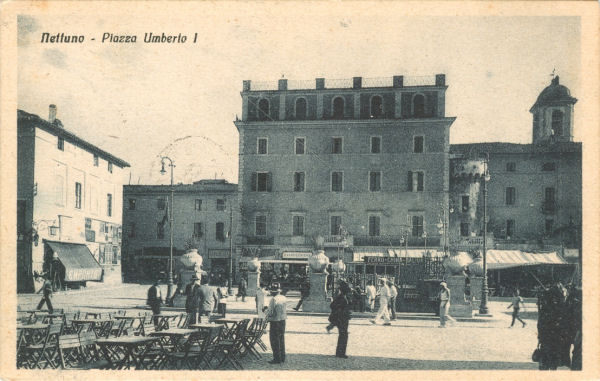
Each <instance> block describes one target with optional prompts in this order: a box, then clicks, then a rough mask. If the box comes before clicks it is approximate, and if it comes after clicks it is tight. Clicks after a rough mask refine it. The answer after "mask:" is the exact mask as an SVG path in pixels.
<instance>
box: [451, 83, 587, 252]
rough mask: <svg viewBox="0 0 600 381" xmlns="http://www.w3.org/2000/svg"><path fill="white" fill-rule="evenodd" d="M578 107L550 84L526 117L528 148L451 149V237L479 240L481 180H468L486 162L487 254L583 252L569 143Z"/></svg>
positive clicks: (576, 154)
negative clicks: (560, 248) (501, 251)
mask: <svg viewBox="0 0 600 381" xmlns="http://www.w3.org/2000/svg"><path fill="white" fill-rule="evenodd" d="M576 102H577V99H575V98H573V97H572V96H571V94H570V91H569V89H568V88H566V87H565V86H563V85H561V84H560V83H559V78H558V77H555V78H554V79H553V80H552V82H551V84H550V85H549V86H548V87H546V88H545V89H544V90H543V91H542V92H541V93H540V95H539V96H538V98H537V100H536V102H535V104H534V105H533V106H532V107H531V109H530V112H531V113H532V115H533V128H532V135H533V143H532V144H515V143H474V144H453V145H451V146H450V152H451V153H452V155H453V157H454V158H455V159H453V160H451V162H452V164H453V166H452V171H453V174H452V176H451V201H450V202H451V204H450V210H452V211H453V213H451V214H450V215H451V218H450V236H453V237H463V241H468V240H469V239H470V237H481V233H482V231H483V224H482V218H481V217H482V211H483V209H482V196H483V194H482V192H481V183H480V178H477V176H470V175H471V174H475V175H476V174H477V172H480V173H482V168H479V170H475V171H473V168H472V167H473V166H474V165H479V166H480V167H481V166H482V165H483V161H482V158H484V157H486V156H487V157H489V160H488V162H487V166H488V170H489V175H490V177H489V181H488V182H487V213H488V216H489V217H488V221H489V222H488V227H487V229H488V232H489V233H490V236H491V237H490V238H493V241H490V247H498V248H510V247H515V248H532V249H534V248H537V249H539V248H544V247H546V248H547V247H548V246H550V247H552V246H563V247H566V248H572V249H578V248H579V247H580V244H581V239H580V234H581V218H582V217H581V216H582V214H581V207H582V193H581V191H582V188H581V143H580V142H574V141H573V127H574V126H573V114H574V110H573V109H574V105H575V103H576ZM477 161H479V164H477V163H476V162H477ZM469 184H470V185H469ZM458 241H461V239H460V238H459V239H458Z"/></svg>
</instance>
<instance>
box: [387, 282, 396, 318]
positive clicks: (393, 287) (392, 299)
mask: <svg viewBox="0 0 600 381" xmlns="http://www.w3.org/2000/svg"><path fill="white" fill-rule="evenodd" d="M388 287H389V288H390V311H391V315H392V320H396V297H397V296H398V289H397V288H396V285H395V284H394V282H392V281H391V280H388Z"/></svg>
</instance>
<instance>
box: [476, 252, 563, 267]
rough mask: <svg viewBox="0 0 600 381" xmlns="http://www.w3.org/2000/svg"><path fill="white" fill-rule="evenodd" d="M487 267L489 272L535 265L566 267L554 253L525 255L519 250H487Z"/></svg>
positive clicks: (561, 259)
mask: <svg viewBox="0 0 600 381" xmlns="http://www.w3.org/2000/svg"><path fill="white" fill-rule="evenodd" d="M486 257H487V266H488V268H489V269H490V270H501V269H507V268H511V267H520V266H535V265H568V264H569V263H567V262H566V261H565V260H564V259H563V258H561V256H560V255H558V253H556V252H549V253H526V252H523V251H521V250H487V252H486Z"/></svg>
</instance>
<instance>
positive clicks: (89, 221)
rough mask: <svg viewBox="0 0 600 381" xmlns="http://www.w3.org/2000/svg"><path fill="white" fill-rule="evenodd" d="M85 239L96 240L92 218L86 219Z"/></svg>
mask: <svg viewBox="0 0 600 381" xmlns="http://www.w3.org/2000/svg"><path fill="white" fill-rule="evenodd" d="M85 240H86V241H87V242H94V241H95V240H96V232H95V231H94V230H92V219H91V218H86V219H85Z"/></svg>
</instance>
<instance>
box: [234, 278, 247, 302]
mask: <svg viewBox="0 0 600 381" xmlns="http://www.w3.org/2000/svg"><path fill="white" fill-rule="evenodd" d="M247 287H248V282H246V278H244V277H242V280H240V284H239V286H238V293H237V295H236V296H235V301H236V302H237V300H238V297H240V296H241V297H242V302H245V301H246V289H247Z"/></svg>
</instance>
